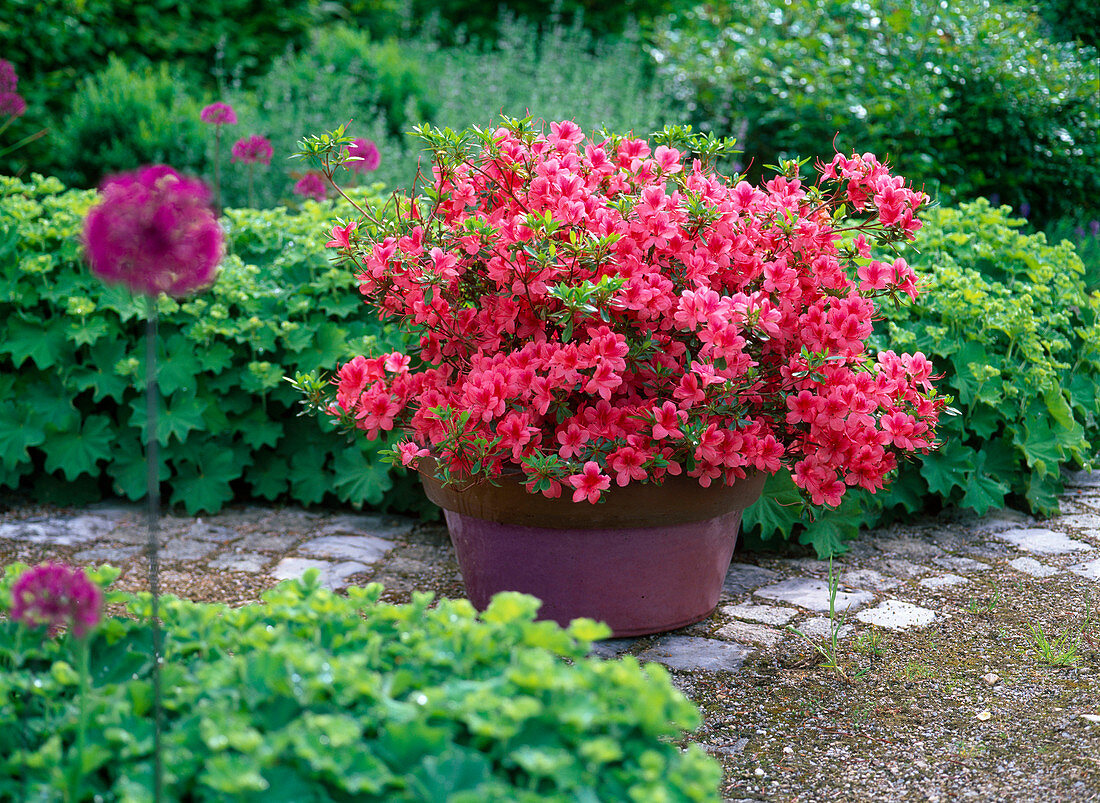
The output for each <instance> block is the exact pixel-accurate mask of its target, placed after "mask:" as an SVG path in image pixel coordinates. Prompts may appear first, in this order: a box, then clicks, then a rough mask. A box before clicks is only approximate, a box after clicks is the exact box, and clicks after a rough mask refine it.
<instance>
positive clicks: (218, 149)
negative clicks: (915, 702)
mask: <svg viewBox="0 0 1100 803" xmlns="http://www.w3.org/2000/svg"><path fill="white" fill-rule="evenodd" d="M221 162H222V127H221V126H220V125H217V126H214V212H215V214H219V215H220V214H221V213H222V181H221V178H222V176H221Z"/></svg>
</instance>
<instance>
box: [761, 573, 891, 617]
mask: <svg viewBox="0 0 1100 803" xmlns="http://www.w3.org/2000/svg"><path fill="white" fill-rule="evenodd" d="M754 593H755V594H756V596H758V597H763V598H764V599H773V600H777V601H779V602H789V603H790V604H791V605H797V606H799V607H800V608H806V609H808V610H811V611H828V610H829V584H828V583H827V582H825V581H824V580H815V579H810V578H805V577H794V578H791V579H789V580H783V581H781V582H778V583H774V584H773V585H768V586H764V587H763V588H758V589H756V591H755V592H754ZM873 599H874V594H872V593H871V592H869V591H839V590H838V591H837V593H836V599H835V600H834V607H835V610H836V611H837V612H841V611H846V610H855V609H856V608H858V607H860V606H861V605H866V604H867V603H868V602H870V601H871V600H873Z"/></svg>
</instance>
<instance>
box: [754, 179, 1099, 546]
mask: <svg viewBox="0 0 1100 803" xmlns="http://www.w3.org/2000/svg"><path fill="white" fill-rule="evenodd" d="M1008 212H1009V210H1008V209H1007V207H1001V208H993V207H991V206H990V205H989V203H988V201H985V200H984V199H979V200H977V201H975V202H973V203H968V204H963V205H961V206H959V207H958V208H945V209H934V210H932V211H931V212H929V213H928V215H927V217H926V224H925V226H924V228H922V229H921V231H920V232H919V234H918V236H917V240H916V242H915V243H914V244H913V248H914V250H915V251H918V252H919V255H918V254H913V255H911V256H909V261H910V262H911V263H912V264H914V265H919V266H920V269H921V270H920V273H921V275H924V276H926V277H927V280H928V283H927V286H926V287H925V288H924V290H923V292H922V294H921V296H920V298H919V299H918V300H917V301H916V302H914V303H912V304H903V305H901V306H899V307H894V306H892V305H890V304H884V305H882V306H881V307H880V311H881V313H882V315H883V318H884V321H883V322H882V323H881V324H880V325H879V326H878V327H877V334H876V336H875V338H873V340H872V343H873V345H874V346H875V347H876V348H877V349H879V350H882V349H886V348H890V349H895V350H897V351H910V352H913V351H922V352H924V354H925V355H926V356H928V357H929V359H931V360H932V363H933V365H935V366H936V369H937V371H940V372H942V373H943V374H944V377H943V379H942V380H940V381H939V382H938V383H937V386H938V387H939V388H940V389H941V390H942V392H944V393H947V394H950V395H952V396H954V398H955V400H956V401H955V406H956V407H957V408H959V410H960V412H961V414H960V415H958V416H953V417H948V418H946V419H944V420H942V421H941V425H940V430H939V432H940V438H941V439H942V440H943V442H944V445H943V447H942V448H941V449H940V450H939V451H938V452H934V453H932V454H930V455H928V456H927V457H925V458H924V459H923V461H922V462H921V463H920V464H915V463H907V464H905V465H903V466H902V468H901V470H900V475H899V476H898V478H897V479H896V480H895V481H894V484H893V486H892V487H891V488H890V489H889V490H888V491H885V492H880V493H879V494H876V495H873V496H872V495H869V494H863V493H861V494H858V495H856V494H853V500H852V501H851V502H847V500H846V503H845V505H843V506H842V507H841V508H839V509H838V510H836V511H832V512H830V513H828V514H826V515H825V516H823V517H822V519H821V521H820V522H819V523H818V524H815V525H812V526H811V527H810V528H809V529H807V530H806V531H805V532H803V534H802V541H803V542H804V543H813V544H814V545H815V546H816V547H817V548H818V551H819V552H822V553H828V552H829V551H833V550H835V549H838V548H842V540H843V538H844V537H851V536H853V535H854V533H855V530H856V528H857V527H858V526H859V525H860V524H875V523H878V522H881V521H884V520H888V519H889V518H891V517H893V516H904V515H909V514H912V513H916V512H918V511H933V512H934V511H936V510H938V509H940V508H943V507H949V506H950V507H955V508H958V509H961V510H967V511H973V512H975V513H979V514H984V513H985V512H987V511H989V510H992V509H997V508H1001V507H1003V506H1004V505H1005V504H1006V503H1012V504H1013V505H1014V506H1016V507H1019V508H1023V509H1026V510H1030V511H1031V512H1033V513H1036V514H1039V515H1051V514H1053V513H1055V512H1057V509H1058V494H1059V493H1060V492H1061V490H1062V480H1061V476H1060V471H1059V469H1060V468H1061V467H1062V466H1083V465H1084V464H1085V463H1086V462H1087V461H1089V460H1090V459H1092V458H1093V457H1094V455H1095V454H1096V451H1097V447H1098V446H1100V435H1098V428H1097V427H1098V421H1100V418H1098V416H1100V401H1098V399H1100V396H1098V389H1100V292H1098V291H1093V292H1091V294H1090V293H1089V292H1088V291H1087V290H1086V287H1085V274H1084V267H1083V265H1082V263H1081V260H1080V258H1079V257H1078V256H1077V254H1076V253H1075V252H1074V249H1073V245H1072V244H1071V243H1069V242H1068V241H1063V242H1061V243H1059V244H1057V245H1053V244H1051V243H1048V242H1047V239H1046V236H1045V235H1043V234H1042V233H1038V234H1030V235H1029V234H1025V233H1024V232H1023V231H1021V230H1020V228H1021V226H1022V225H1023V223H1024V221H1023V220H1017V219H1013V218H1011V217H1009V216H1008ZM788 486H790V481H789V479H785V478H782V477H777V478H776V479H775V481H774V482H772V483H770V485H769V487H768V488H767V489H766V490H765V500H764V501H763V502H762V503H760V504H758V505H757V506H756V507H755V508H753V509H751V510H750V511H749V513H748V514H747V515H746V524H747V525H749V526H754V527H759V528H760V529H759V531H758V532H757V534H756V535H755V536H754V537H764V538H766V537H768V536H769V535H771V534H772V533H775V532H778V533H780V534H783V535H784V536H786V535H789V534H790V533H791V532H792V529H793V528H794V526H795V524H796V522H798V521H799V518H798V512H797V508H796V507H784V506H783V503H786V502H790V501H792V500H791V494H790V489H789V487H788Z"/></svg>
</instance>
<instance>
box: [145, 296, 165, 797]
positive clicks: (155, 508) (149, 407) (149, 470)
mask: <svg viewBox="0 0 1100 803" xmlns="http://www.w3.org/2000/svg"><path fill="white" fill-rule="evenodd" d="M145 442H146V450H145V458H146V460H145V464H146V465H145V470H146V490H147V492H148V493H147V499H148V511H147V517H146V518H147V522H148V526H149V547H148V551H149V592H150V593H151V594H152V596H153V616H152V619H153V622H152V624H153V800H155V801H157V803H160V800H161V799H162V791H163V786H164V767H163V765H162V761H161V730H162V727H163V718H164V712H163V707H162V701H161V684H160V661H161V653H162V648H161V633H160V585H159V578H158V576H157V575H158V568H159V567H158V543H157V526H158V523H159V521H160V452H159V449H158V446H159V444H158V442H157V296H156V295H153V294H150V295H147V296H146V297H145Z"/></svg>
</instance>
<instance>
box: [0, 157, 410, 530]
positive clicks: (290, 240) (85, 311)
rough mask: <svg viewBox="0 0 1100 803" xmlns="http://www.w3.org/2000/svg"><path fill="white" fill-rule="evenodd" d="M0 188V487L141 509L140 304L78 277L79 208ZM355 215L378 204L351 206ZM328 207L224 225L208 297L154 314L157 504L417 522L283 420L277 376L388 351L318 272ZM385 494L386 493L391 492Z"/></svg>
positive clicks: (39, 184) (52, 189)
mask: <svg viewBox="0 0 1100 803" xmlns="http://www.w3.org/2000/svg"><path fill="white" fill-rule="evenodd" d="M2 182H3V183H2V185H0V187H2V189H0V260H2V262H0V265H2V268H0V282H2V286H3V293H2V298H3V300H2V301H0V310H2V314H3V320H4V323H3V324H2V326H3V332H4V338H3V343H2V344H0V365H2V366H3V373H2V377H0V409H2V410H3V415H2V416H0V449H2V452H0V484H2V485H3V486H6V487H8V488H19V489H21V490H23V491H25V492H28V493H31V494H33V495H36V496H38V497H39V498H47V499H57V500H61V499H64V500H65V501H66V502H68V503H73V502H81V501H83V502H87V501H90V500H94V499H98V498H99V497H100V496H101V495H102V494H103V493H106V492H114V493H117V494H119V495H122V496H125V497H128V498H131V499H138V498H141V497H142V496H143V495H144V487H145V485H144V483H145V468H144V453H143V450H142V448H141V446H140V444H141V443H142V442H143V439H144V432H145V429H144V420H145V408H144V403H143V402H142V400H141V396H140V393H139V392H138V389H139V388H140V387H141V386H142V385H143V382H141V381H140V380H141V377H142V376H143V373H142V372H143V370H144V369H143V368H142V366H143V358H142V354H141V353H140V348H139V347H137V346H135V345H134V344H135V342H136V341H137V339H138V338H137V337H136V335H137V334H138V333H139V332H140V331H141V326H142V319H141V318H142V310H143V305H142V304H141V303H140V301H139V300H135V299H134V298H133V297H132V296H131V295H130V293H129V291H127V290H125V289H122V288H118V287H105V286H103V285H102V284H101V283H100V282H99V281H98V280H97V279H96V278H95V277H94V276H92V275H91V272H90V271H89V270H88V269H87V268H86V267H85V266H84V265H83V263H82V261H81V242H80V233H81V231H82V228H83V220H84V215H85V213H86V212H87V210H88V209H89V207H90V206H91V205H92V203H93V202H94V201H95V193H91V192H87V191H67V190H65V188H64V187H63V186H62V185H61V184H60V183H59V182H57V181H56V180H55V179H42V178H41V177H37V178H35V179H33V180H32V182H30V183H23V182H21V181H19V180H17V179H12V178H4V179H2ZM358 197H359V201H360V202H361V203H363V204H370V203H373V202H376V201H377V199H376V198H375V197H374V196H373V195H371V194H370V193H369V192H367V191H363V192H361V193H360V194H359V196H358ZM332 212H333V208H332V207H331V205H323V206H322V205H318V204H315V203H313V202H309V203H306V204H304V205H303V209H302V211H301V212H300V213H299V214H296V215H288V214H287V212H286V211H285V210H281V209H274V210H265V211H252V210H228V211H227V212H226V215H225V217H224V218H223V224H224V226H225V228H226V232H227V243H228V249H229V253H228V256H227V257H226V258H225V260H224V262H223V264H222V268H221V275H220V278H219V280H218V282H217V283H216V284H215V286H214V287H213V288H212V289H211V290H210V291H208V292H207V293H205V294H203V295H200V296H197V297H195V298H193V299H190V300H188V301H185V302H183V303H182V304H180V303H177V302H175V301H172V300H171V299H168V298H161V300H160V301H159V304H158V310H159V314H160V318H161V333H162V339H161V347H160V351H159V354H158V361H159V362H160V371H159V377H158V379H159V391H160V398H161V401H160V404H161V407H160V414H159V420H158V425H157V440H158V442H159V444H160V446H161V449H162V454H163V455H164V458H165V461H164V464H163V466H162V468H161V479H162V480H164V481H167V480H171V489H170V494H167V495H166V496H165V499H166V500H167V501H169V502H171V503H173V504H176V503H179V504H182V505H184V506H185V507H186V508H187V509H188V510H189V511H190V512H192V513H194V512H198V511H200V510H208V511H214V510H217V509H219V508H220V507H221V506H222V505H223V504H225V503H226V502H228V501H229V500H231V499H233V498H234V497H235V496H240V495H251V496H254V497H259V498H263V499H270V500H277V499H286V500H294V501H297V502H299V503H303V504H313V503H317V502H321V501H323V500H326V499H328V500H330V501H331V500H334V499H335V500H339V501H341V502H345V503H350V504H353V505H362V504H368V505H371V506H373V507H392V508H396V509H406V510H410V509H418V508H419V507H421V506H423V505H424V502H423V497H422V496H421V495H420V493H419V490H418V489H414V487H413V485H412V483H411V480H407V479H402V478H400V477H395V476H394V472H393V469H392V467H389V466H387V465H386V464H384V463H383V462H382V461H381V459H380V458H379V456H378V451H379V450H380V449H381V448H383V446H384V444H381V443H375V444H369V445H364V444H354V445H351V446H347V445H345V444H343V443H341V442H339V441H338V440H335V439H333V438H331V437H324V433H322V432H321V430H320V429H319V428H318V425H317V423H316V422H315V421H312V420H308V419H304V418H299V417H297V416H296V415H295V406H296V401H297V395H296V393H295V392H294V391H293V390H292V388H291V387H290V386H289V383H287V382H286V381H284V377H285V376H288V375H293V374H294V373H296V372H298V371H310V370H314V369H317V368H320V367H322V366H326V365H328V364H330V362H331V361H333V360H340V359H347V358H349V357H350V356H352V355H354V354H355V353H357V352H358V351H360V350H361V349H364V348H365V349H370V348H373V347H375V346H374V345H373V344H375V343H376V342H378V343H383V344H394V345H396V344H398V343H402V342H404V340H403V337H402V336H400V335H398V334H397V333H396V332H394V331H392V330H388V329H386V328H385V327H382V326H379V325H378V324H377V323H376V322H373V321H370V320H368V319H366V318H356V317H353V316H351V313H352V312H353V311H354V310H355V309H356V306H357V305H355V304H353V303H351V302H350V301H349V298H348V293H349V291H350V290H351V288H353V278H352V277H351V276H350V275H349V274H348V273H346V272H345V271H343V270H340V269H337V268H335V267H333V266H332V265H331V264H330V263H329V261H328V259H327V257H326V255H325V250H324V247H323V245H322V243H323V240H321V239H320V237H321V235H322V231H321V227H322V225H323V223H324V222H325V221H326V220H327V219H328V218H329V216H330V215H331V214H332ZM395 482H396V485H395Z"/></svg>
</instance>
